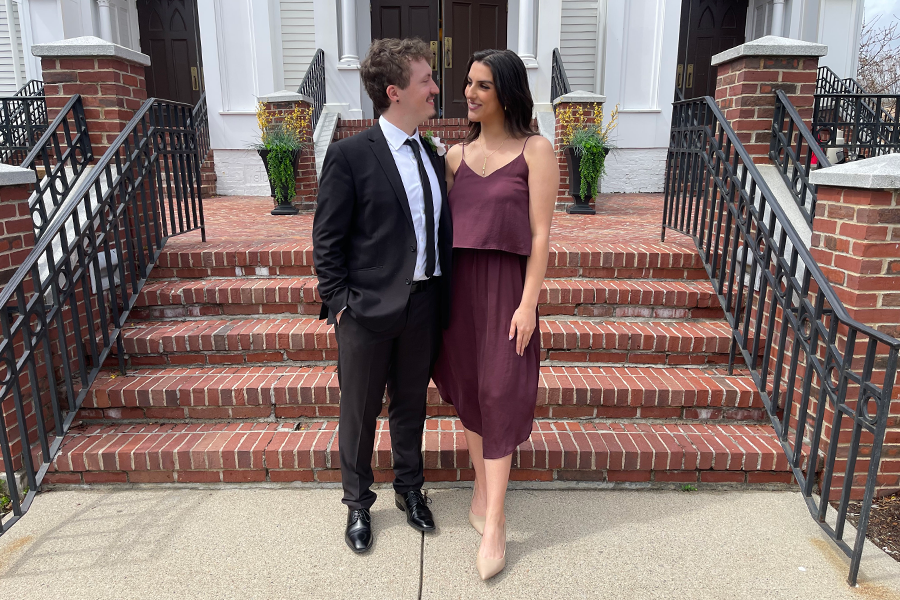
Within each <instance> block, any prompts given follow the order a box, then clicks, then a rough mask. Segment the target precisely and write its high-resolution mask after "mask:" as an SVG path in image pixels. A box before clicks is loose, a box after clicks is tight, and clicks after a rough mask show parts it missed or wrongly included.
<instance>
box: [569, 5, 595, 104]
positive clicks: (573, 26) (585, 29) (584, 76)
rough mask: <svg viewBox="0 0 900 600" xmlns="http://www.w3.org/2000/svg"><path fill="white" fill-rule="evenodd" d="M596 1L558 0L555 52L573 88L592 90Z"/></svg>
mask: <svg viewBox="0 0 900 600" xmlns="http://www.w3.org/2000/svg"><path fill="white" fill-rule="evenodd" d="M598 4H599V2H598V1H597V0H562V31H561V32H560V41H559V53H560V54H561V55H562V59H563V65H565V67H566V75H567V76H568V78H569V85H570V86H571V87H572V89H573V90H584V91H587V92H593V91H594V77H595V75H596V72H597V10H598Z"/></svg>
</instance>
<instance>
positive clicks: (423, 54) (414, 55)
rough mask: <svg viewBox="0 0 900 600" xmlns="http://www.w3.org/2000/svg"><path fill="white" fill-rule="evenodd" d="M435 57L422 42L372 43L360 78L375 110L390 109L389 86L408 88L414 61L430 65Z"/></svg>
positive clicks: (387, 39)
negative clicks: (425, 62) (420, 60)
mask: <svg viewBox="0 0 900 600" xmlns="http://www.w3.org/2000/svg"><path fill="white" fill-rule="evenodd" d="M433 57H434V54H433V53H432V52H431V48H429V47H428V44H426V43H425V42H423V41H422V40H420V39H419V38H407V39H403V40H398V39H396V38H385V39H383V40H373V41H372V45H371V46H370V47H369V53H368V54H366V57H365V58H364V59H363V61H362V63H361V64H360V76H361V77H362V81H363V85H364V86H365V87H366V93H367V94H368V95H369V98H371V99H372V104H373V105H374V106H375V110H377V111H378V112H380V113H381V112H384V111H386V110H387V109H388V107H390V105H391V101H390V99H388V96H387V88H388V86H389V85H396V86H397V87H398V88H400V89H401V90H405V89H406V88H407V87H408V86H409V76H410V71H411V69H410V67H409V64H410V63H411V62H412V61H415V60H419V59H423V60H425V61H427V62H431V59H432V58H433Z"/></svg>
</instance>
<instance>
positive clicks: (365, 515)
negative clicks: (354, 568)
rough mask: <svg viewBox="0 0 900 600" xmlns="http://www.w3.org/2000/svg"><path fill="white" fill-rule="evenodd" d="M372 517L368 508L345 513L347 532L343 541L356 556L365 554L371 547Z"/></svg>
mask: <svg viewBox="0 0 900 600" xmlns="http://www.w3.org/2000/svg"><path fill="white" fill-rule="evenodd" d="M373 538H374V536H373V535H372V515H370V514H369V509H368V508H357V509H353V508H351V509H350V511H349V512H348V513H347V532H346V533H345V534H344V541H346V542H347V545H348V546H350V549H351V550H353V551H354V552H356V553H357V554H362V553H363V552H367V551H368V550H369V548H371V547H372V540H373Z"/></svg>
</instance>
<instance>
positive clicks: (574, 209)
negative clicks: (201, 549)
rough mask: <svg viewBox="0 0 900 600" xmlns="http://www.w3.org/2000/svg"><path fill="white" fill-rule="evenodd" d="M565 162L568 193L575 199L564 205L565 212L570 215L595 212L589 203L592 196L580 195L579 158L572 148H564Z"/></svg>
mask: <svg viewBox="0 0 900 600" xmlns="http://www.w3.org/2000/svg"><path fill="white" fill-rule="evenodd" d="M566 163H567V164H568V165H569V195H570V196H572V198H573V199H574V200H575V203H574V204H571V205H569V206H567V207H566V212H567V213H569V214H570V215H595V214H597V211H595V210H594V209H593V208H591V204H590V202H591V199H592V198H593V196H585V197H583V196H582V195H581V158H580V157H579V156H578V155H577V154H575V149H574V148H571V147H569V148H566Z"/></svg>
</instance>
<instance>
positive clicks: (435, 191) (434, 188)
mask: <svg viewBox="0 0 900 600" xmlns="http://www.w3.org/2000/svg"><path fill="white" fill-rule="evenodd" d="M378 124H379V125H380V126H381V131H382V132H383V133H384V138H385V139H386V140H387V143H388V147H389V148H390V149H391V155H392V156H393V157H394V163H395V164H396V165H397V170H398V171H400V179H402V180H403V189H405V190H406V198H407V199H408V200H409V212H410V213H411V214H412V220H413V228H414V229H415V230H416V252H417V256H416V270H415V274H414V275H413V280H414V281H421V280H424V279H428V278H427V277H425V251H426V248H427V247H428V241H427V230H426V228H425V193H424V192H423V190H422V181H421V177H419V165H418V163H417V162H416V157H415V156H414V155H413V149H412V148H410V147H409V146H406V145H405V144H404V143H405V142H406V140H407V139H413V140H415V143H417V144H418V145H419V152H421V153H422V162H423V163H424V164H425V172H426V173H428V181H429V183H430V184H431V198H432V200H433V201H434V245H435V247H434V275H435V277H437V276H438V275H440V274H441V259H440V254H439V253H438V245H437V242H438V231H439V228H440V222H441V185H440V182H439V181H438V176H437V173H435V171H434V166H433V165H432V164H431V159H429V158H428V153H427V152H426V151H425V147H424V146H423V145H422V140H421V138H420V137H419V130H418V129H416V131H415V133H413V134H412V135H411V136H410V135H408V134H407V133H406V132H405V131H403V130H402V129H400V128H399V127H397V126H396V125H394V124H393V123H391V122H390V121H388V120H387V119H385V118H384V116H381V117H379V118H378Z"/></svg>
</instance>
